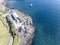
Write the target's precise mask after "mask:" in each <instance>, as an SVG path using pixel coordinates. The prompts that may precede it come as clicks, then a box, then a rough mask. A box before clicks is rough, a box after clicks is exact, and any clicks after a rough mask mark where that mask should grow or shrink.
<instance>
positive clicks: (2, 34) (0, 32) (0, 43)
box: [0, 15, 10, 45]
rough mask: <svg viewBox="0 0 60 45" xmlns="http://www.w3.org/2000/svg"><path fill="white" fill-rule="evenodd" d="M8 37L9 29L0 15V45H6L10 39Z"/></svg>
mask: <svg viewBox="0 0 60 45" xmlns="http://www.w3.org/2000/svg"><path fill="white" fill-rule="evenodd" d="M9 35H10V34H9V27H8V25H7V23H6V21H5V20H4V18H3V17H2V16H1V15H0V45H8V43H9V39H10V36H9Z"/></svg>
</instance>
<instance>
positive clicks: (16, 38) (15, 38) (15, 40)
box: [7, 16, 19, 45]
mask: <svg viewBox="0 0 60 45" xmlns="http://www.w3.org/2000/svg"><path fill="white" fill-rule="evenodd" d="M7 19H8V20H9V22H10V24H11V27H12V32H13V33H12V35H13V37H14V41H13V45H17V44H18V41H19V39H18V37H17V35H16V30H15V27H14V24H13V22H12V21H11V20H10V17H9V16H7Z"/></svg>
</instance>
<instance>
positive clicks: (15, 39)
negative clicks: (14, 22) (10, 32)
mask: <svg viewBox="0 0 60 45" xmlns="http://www.w3.org/2000/svg"><path fill="white" fill-rule="evenodd" d="M18 41H19V39H18V37H17V36H15V38H14V42H13V45H18Z"/></svg>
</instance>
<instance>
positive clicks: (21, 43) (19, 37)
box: [0, 4, 35, 45]
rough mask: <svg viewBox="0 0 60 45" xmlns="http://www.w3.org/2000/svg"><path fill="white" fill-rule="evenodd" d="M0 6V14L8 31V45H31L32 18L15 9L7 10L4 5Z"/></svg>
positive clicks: (32, 36) (33, 28)
mask: <svg viewBox="0 0 60 45" xmlns="http://www.w3.org/2000/svg"><path fill="white" fill-rule="evenodd" d="M2 5H3V4H2ZM2 5H1V8H0V10H3V11H1V12H0V14H1V15H2V16H3V17H4V19H5V21H6V23H7V24H8V27H9V29H10V41H9V44H8V45H31V44H32V41H33V38H34V34H35V27H34V24H33V21H32V18H31V17H30V16H29V15H27V14H25V13H22V12H20V11H18V10H17V9H11V8H7V7H6V6H5V5H3V6H2ZM2 12H4V13H2Z"/></svg>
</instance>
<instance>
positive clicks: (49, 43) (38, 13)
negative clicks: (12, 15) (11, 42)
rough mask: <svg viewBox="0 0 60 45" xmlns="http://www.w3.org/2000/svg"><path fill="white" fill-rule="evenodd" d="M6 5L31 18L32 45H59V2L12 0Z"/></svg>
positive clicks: (55, 0)
mask: <svg viewBox="0 0 60 45" xmlns="http://www.w3.org/2000/svg"><path fill="white" fill-rule="evenodd" d="M31 3H32V4H33V6H32V7H29V5H30V4H31ZM7 5H8V6H9V7H12V8H16V9H18V10H20V11H23V12H25V13H27V14H29V15H30V16H31V17H32V19H33V21H34V24H35V26H36V33H35V39H34V44H33V45H60V0H12V1H10V2H9V3H8V4H7Z"/></svg>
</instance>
